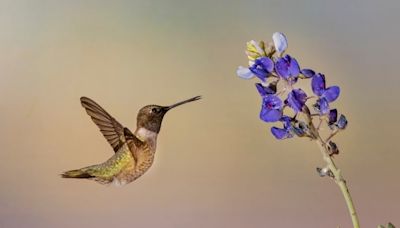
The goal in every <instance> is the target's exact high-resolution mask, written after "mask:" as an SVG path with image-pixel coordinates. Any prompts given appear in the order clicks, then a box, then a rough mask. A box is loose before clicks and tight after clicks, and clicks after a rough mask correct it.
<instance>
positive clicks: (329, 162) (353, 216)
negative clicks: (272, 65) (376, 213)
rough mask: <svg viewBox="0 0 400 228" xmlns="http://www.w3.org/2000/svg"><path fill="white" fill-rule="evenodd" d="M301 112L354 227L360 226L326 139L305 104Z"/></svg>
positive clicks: (348, 192) (347, 189)
mask: <svg viewBox="0 0 400 228" xmlns="http://www.w3.org/2000/svg"><path fill="white" fill-rule="evenodd" d="M303 113H304V114H305V116H306V118H307V122H308V126H309V127H310V132H311V137H312V138H313V139H315V140H316V142H317V144H318V147H319V149H320V150H321V154H322V157H323V158H324V161H325V162H326V163H327V166H328V168H329V170H330V171H331V172H332V174H333V177H334V180H335V182H336V184H337V185H338V186H339V188H340V191H342V194H343V197H344V200H345V201H346V204H347V208H348V209H349V213H350V217H351V220H352V222H353V227H354V228H360V223H359V221H358V216H357V213H356V209H355V207H354V204H353V200H352V199H351V195H350V191H349V188H348V187H347V184H346V180H345V179H344V178H343V175H342V172H341V171H340V169H338V168H337V167H336V165H335V162H334V161H333V160H332V157H331V156H330V155H329V150H328V148H327V146H326V143H327V142H328V140H327V141H324V140H323V139H322V138H321V136H320V135H319V132H318V129H317V128H316V127H315V126H314V123H313V122H312V116H311V113H310V109H308V107H307V106H304V108H303ZM336 133H337V132H335V133H333V134H332V135H331V136H330V137H328V139H329V140H330V139H331V138H332V137H333V136H334V135H335V134H336Z"/></svg>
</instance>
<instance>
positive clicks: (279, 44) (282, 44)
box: [272, 32, 288, 53]
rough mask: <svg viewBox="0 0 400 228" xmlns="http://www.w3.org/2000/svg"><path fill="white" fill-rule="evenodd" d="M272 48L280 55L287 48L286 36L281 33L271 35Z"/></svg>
mask: <svg viewBox="0 0 400 228" xmlns="http://www.w3.org/2000/svg"><path fill="white" fill-rule="evenodd" d="M272 40H273V41H274V46H275V49H276V51H277V52H279V53H282V52H284V51H285V50H286V48H287V47H288V43H287V39H286V36H285V35H284V34H283V33H280V32H276V33H274V34H273V35H272Z"/></svg>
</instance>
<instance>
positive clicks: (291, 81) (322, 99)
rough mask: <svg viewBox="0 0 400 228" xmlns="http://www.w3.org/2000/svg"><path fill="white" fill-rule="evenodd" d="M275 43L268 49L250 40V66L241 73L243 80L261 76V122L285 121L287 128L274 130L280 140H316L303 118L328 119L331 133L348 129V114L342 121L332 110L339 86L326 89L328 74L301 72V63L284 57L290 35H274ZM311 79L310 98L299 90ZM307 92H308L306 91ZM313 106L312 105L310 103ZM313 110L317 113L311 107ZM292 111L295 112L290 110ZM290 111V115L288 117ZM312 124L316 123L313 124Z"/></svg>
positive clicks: (262, 44) (240, 70)
mask: <svg viewBox="0 0 400 228" xmlns="http://www.w3.org/2000/svg"><path fill="white" fill-rule="evenodd" d="M272 39H273V44H271V45H270V46H268V47H265V44H264V42H259V43H257V42H255V41H250V42H248V43H247V50H246V53H247V55H248V58H249V66H248V67H243V66H240V67H239V68H238V70H237V74H238V76H239V77H241V78H243V79H251V78H254V77H257V78H258V79H259V80H260V82H258V83H256V88H257V91H258V93H259V94H260V96H261V98H262V103H261V111H260V119H261V120H263V121H265V122H281V123H282V125H283V127H282V128H280V127H276V126H274V127H272V128H271V132H272V134H273V135H274V136H275V137H276V138H277V139H285V138H291V137H293V136H295V135H297V136H299V137H303V136H307V137H310V138H313V137H315V135H313V134H312V132H310V131H309V128H310V127H311V126H310V124H312V123H310V121H308V122H307V121H306V120H304V119H306V118H303V119H301V118H300V116H301V115H302V114H303V115H306V116H307V115H308V118H309V119H310V118H311V119H312V118H313V117H317V118H319V120H320V121H321V122H322V121H323V120H325V121H326V122H327V124H328V126H329V127H330V129H331V130H338V129H344V128H345V127H346V125H347V120H346V118H345V116H344V115H341V116H340V117H339V119H338V113H337V110H336V109H331V107H330V106H331V103H332V102H334V101H335V100H337V98H338V97H339V94H340V88H339V87H338V86H329V87H327V86H326V81H325V75H323V74H321V73H316V72H315V71H314V70H312V69H301V67H300V64H299V63H298V61H297V60H296V59H295V58H293V57H292V56H290V55H288V54H284V52H285V51H286V49H287V47H288V43H287V39H286V36H285V35H284V34H282V33H274V34H273V36H272ZM308 79H310V81H311V82H310V85H311V90H312V93H313V95H312V96H308V95H307V94H306V92H305V91H304V90H303V89H301V88H296V83H297V82H298V81H299V80H308ZM306 90H307V89H306ZM307 103H309V104H307ZM308 105H310V107H313V110H314V113H311V112H310V109H309V107H308ZM287 109H291V110H292V111H289V110H288V111H286V110H287ZM288 112H290V113H291V114H292V116H293V117H291V116H290V114H287V113H288ZM311 122H312V121H311Z"/></svg>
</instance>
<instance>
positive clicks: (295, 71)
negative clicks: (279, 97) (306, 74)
mask: <svg viewBox="0 0 400 228" xmlns="http://www.w3.org/2000/svg"><path fill="white" fill-rule="evenodd" d="M288 57H289V58H290V64H289V73H290V76H291V77H297V76H298V75H299V74H300V66H299V63H298V62H297V60H296V59H295V58H292V57H290V56H288Z"/></svg>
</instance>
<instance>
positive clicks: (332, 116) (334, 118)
mask: <svg viewBox="0 0 400 228" xmlns="http://www.w3.org/2000/svg"><path fill="white" fill-rule="evenodd" d="M336 121H337V110H336V109H332V110H331V111H329V125H332V124H334V123H335V122H336Z"/></svg>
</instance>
